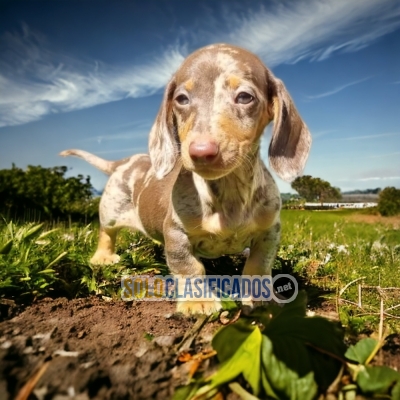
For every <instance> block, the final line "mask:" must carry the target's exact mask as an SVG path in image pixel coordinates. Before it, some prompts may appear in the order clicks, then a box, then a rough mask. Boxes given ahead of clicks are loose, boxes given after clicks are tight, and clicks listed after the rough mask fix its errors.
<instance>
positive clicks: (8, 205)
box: [0, 164, 98, 220]
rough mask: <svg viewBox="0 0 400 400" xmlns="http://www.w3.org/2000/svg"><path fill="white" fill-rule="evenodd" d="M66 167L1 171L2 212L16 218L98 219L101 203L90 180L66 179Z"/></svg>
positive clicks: (79, 177) (0, 195) (0, 200)
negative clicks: (94, 193)
mask: <svg viewBox="0 0 400 400" xmlns="http://www.w3.org/2000/svg"><path fill="white" fill-rule="evenodd" d="M67 170H68V168H67V167H65V166H61V167H53V168H43V167H41V166H40V165H39V166H32V165H29V166H28V167H27V169H26V170H23V169H21V168H18V167H16V166H15V165H14V164H13V165H12V168H11V169H3V170H0V213H1V214H2V215H5V216H9V217H10V218H14V219H23V220H32V219H34V220H52V219H61V220H62V219H65V220H67V219H70V220H71V219H73V220H82V219H87V218H91V219H92V218H95V217H97V214H98V200H96V199H95V198H94V197H93V191H94V189H93V186H92V184H91V183H90V177H89V176H87V177H84V176H83V175H78V176H77V177H68V178H67V177H66V176H65V174H66V172H67Z"/></svg>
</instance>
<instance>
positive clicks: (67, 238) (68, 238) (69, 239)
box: [62, 233, 75, 242]
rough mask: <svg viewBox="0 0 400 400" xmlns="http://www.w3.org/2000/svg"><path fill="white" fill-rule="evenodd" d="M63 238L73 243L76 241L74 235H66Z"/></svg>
mask: <svg viewBox="0 0 400 400" xmlns="http://www.w3.org/2000/svg"><path fill="white" fill-rule="evenodd" d="M62 238H63V239H64V240H66V241H68V242H72V241H73V240H74V239H75V236H74V234H73V233H64V234H63V235H62Z"/></svg>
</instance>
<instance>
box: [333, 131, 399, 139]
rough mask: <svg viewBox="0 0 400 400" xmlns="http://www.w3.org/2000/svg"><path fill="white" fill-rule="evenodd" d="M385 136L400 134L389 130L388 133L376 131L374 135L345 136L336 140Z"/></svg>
mask: <svg viewBox="0 0 400 400" xmlns="http://www.w3.org/2000/svg"><path fill="white" fill-rule="evenodd" d="M386 136H400V133H399V132H390V133H378V134H376V135H365V136H350V137H346V138H338V140H368V139H375V138H379V137H386Z"/></svg>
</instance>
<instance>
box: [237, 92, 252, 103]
mask: <svg viewBox="0 0 400 400" xmlns="http://www.w3.org/2000/svg"><path fill="white" fill-rule="evenodd" d="M253 100H254V96H252V95H251V94H249V93H246V92H240V93H239V94H238V95H237V96H236V99H235V102H236V103H238V104H249V103H251V102H252V101H253Z"/></svg>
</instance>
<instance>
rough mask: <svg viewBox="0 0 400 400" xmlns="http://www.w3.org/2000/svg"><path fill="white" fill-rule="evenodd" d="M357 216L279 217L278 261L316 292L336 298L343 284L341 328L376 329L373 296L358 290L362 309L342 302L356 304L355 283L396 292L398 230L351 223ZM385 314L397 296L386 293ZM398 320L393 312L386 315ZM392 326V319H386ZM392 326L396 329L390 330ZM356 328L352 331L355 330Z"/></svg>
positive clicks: (399, 284)
mask: <svg viewBox="0 0 400 400" xmlns="http://www.w3.org/2000/svg"><path fill="white" fill-rule="evenodd" d="M357 213H359V212H358V211H354V210H344V211H298V210H284V211H283V212H282V240H281V246H280V250H279V252H278V255H279V256H280V257H281V258H283V259H285V260H290V261H291V262H292V264H293V265H294V270H295V272H297V273H298V274H299V275H300V276H302V277H304V278H305V279H307V281H308V282H309V283H310V284H312V285H314V286H317V287H319V288H321V289H328V290H331V291H332V292H333V294H332V295H331V296H330V297H331V298H332V299H334V300H335V299H336V296H337V293H338V292H339V291H340V290H341V289H343V288H344V287H345V286H346V285H347V284H348V283H350V282H352V281H354V280H356V279H358V278H362V277H363V278H364V279H363V280H362V281H359V282H357V283H356V284H353V285H350V286H349V287H348V288H347V289H346V290H345V291H344V293H343V294H342V296H341V297H342V299H343V300H345V301H344V302H342V303H341V306H340V309H339V311H340V312H341V317H342V322H344V323H345V324H349V325H352V324H353V325H354V324H356V325H357V324H359V325H360V327H359V328H363V327H365V324H364V323H362V321H361V322H360V321H359V318H361V317H362V320H363V321H364V322H365V321H367V322H368V324H367V325H370V327H371V328H372V329H375V328H376V325H377V323H378V316H377V315H376V313H378V312H379V305H380V297H379V295H378V292H377V291H376V290H370V289H363V291H362V304H363V309H360V308H358V307H355V306H353V305H350V303H347V302H346V300H347V301H351V302H355V303H357V302H358V300H359V299H358V283H363V284H364V285H370V286H377V285H380V286H381V287H398V288H400V273H399V272H400V230H399V229H398V228H396V227H394V226H393V225H391V224H383V223H366V222H354V221H353V220H352V218H351V217H352V216H353V215H356V214H357ZM384 301H385V308H388V307H392V306H396V305H397V304H400V290H399V291H387V292H385V300H384ZM390 313H391V314H393V315H395V316H397V317H398V316H400V314H399V313H398V312H397V309H394V310H392V311H390ZM388 321H389V322H393V323H394V322H395V321H396V319H395V318H388ZM395 325H397V324H395ZM355 328H357V327H355Z"/></svg>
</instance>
